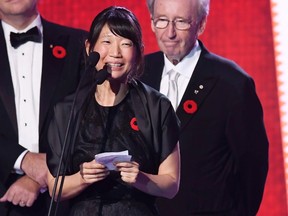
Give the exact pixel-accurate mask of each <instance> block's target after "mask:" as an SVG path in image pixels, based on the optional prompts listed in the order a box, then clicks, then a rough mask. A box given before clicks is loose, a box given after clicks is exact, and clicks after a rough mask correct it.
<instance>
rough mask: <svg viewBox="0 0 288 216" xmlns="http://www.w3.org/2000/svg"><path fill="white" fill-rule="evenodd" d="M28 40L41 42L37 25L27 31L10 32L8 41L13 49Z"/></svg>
mask: <svg viewBox="0 0 288 216" xmlns="http://www.w3.org/2000/svg"><path fill="white" fill-rule="evenodd" d="M28 41H34V42H41V33H40V32H39V30H38V28H37V26H35V27H33V28H31V29H30V30H28V31H27V32H23V33H14V32H11V33H10V42H11V45H12V46H13V47H14V48H15V49H16V48H18V47H19V46H20V45H22V44H24V43H26V42H28Z"/></svg>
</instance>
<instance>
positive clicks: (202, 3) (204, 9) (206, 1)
mask: <svg viewBox="0 0 288 216" xmlns="http://www.w3.org/2000/svg"><path fill="white" fill-rule="evenodd" d="M197 1H198V8H197V17H196V19H197V22H200V21H201V20H202V19H203V18H205V17H207V16H208V14H209V7H210V0H197ZM154 3H155V0H146V4H147V7H148V10H149V12H150V15H151V16H152V17H153V15H154ZM191 9H193V8H191Z"/></svg>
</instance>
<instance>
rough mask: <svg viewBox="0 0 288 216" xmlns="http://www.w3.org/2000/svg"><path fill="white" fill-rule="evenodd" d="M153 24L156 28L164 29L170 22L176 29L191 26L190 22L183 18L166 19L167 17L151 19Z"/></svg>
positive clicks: (185, 28)
mask: <svg viewBox="0 0 288 216" xmlns="http://www.w3.org/2000/svg"><path fill="white" fill-rule="evenodd" d="M152 20H153V23H154V26H155V27H156V28H158V29H165V28H167V26H168V24H169V23H170V22H172V24H173V26H175V28H176V29H178V30H187V29H189V28H190V27H191V22H192V21H188V20H183V19H176V20H168V19H163V18H159V19H152Z"/></svg>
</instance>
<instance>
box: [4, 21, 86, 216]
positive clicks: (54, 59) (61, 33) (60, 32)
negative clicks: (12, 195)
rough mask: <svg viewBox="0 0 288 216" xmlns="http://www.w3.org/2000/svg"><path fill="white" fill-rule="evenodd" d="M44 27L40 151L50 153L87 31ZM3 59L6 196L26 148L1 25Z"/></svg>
mask: <svg viewBox="0 0 288 216" xmlns="http://www.w3.org/2000/svg"><path fill="white" fill-rule="evenodd" d="M42 24H43V65H42V79H41V91H40V118H39V140H40V141H39V149H40V152H46V149H45V148H46V147H45V146H43V144H42V142H41V140H42V139H43V136H44V135H45V133H46V130H47V126H48V125H47V123H48V122H49V120H50V118H51V114H52V113H51V111H52V109H51V108H52V107H53V106H54V104H55V103H56V102H57V101H59V100H60V99H62V98H63V97H64V96H66V95H67V94H70V93H72V92H73V91H74V90H75V89H76V87H77V84H78V80H79V78H80V67H81V64H82V63H84V62H83V51H84V49H83V48H84V41H85V38H86V32H85V31H83V30H76V29H72V28H68V27H64V26H60V25H57V24H53V23H51V22H48V21H46V20H44V19H42ZM65 52H66V55H65ZM62 54H63V55H62ZM0 59H1V60H0V119H1V123H0V147H1V151H0V167H1V168H0V196H1V197H2V196H3V195H4V193H5V192H6V190H7V188H8V187H9V185H10V184H11V183H12V182H11V181H10V180H11V170H13V165H14V163H15V161H16V159H17V157H18V156H19V155H20V154H21V153H22V152H23V151H24V150H25V149H24V148H23V147H22V146H20V145H19V144H18V129H17V119H16V118H17V117H16V108H15V102H14V91H13V83H12V78H11V73H10V65H9V61H8V56H7V49H6V43H5V38H4V33H3V29H2V25H1V22H0ZM39 200H41V199H40V198H39ZM36 206H37V203H35V204H34V205H33V207H36ZM7 208H8V205H7V204H3V203H0V214H1V215H6V212H7ZM22 209H23V208H22ZM40 209H41V210H44V209H45V206H43V205H42V206H41V205H40ZM34 213H35V215H41V213H39V212H35V211H34ZM30 214H31V215H34V214H32V213H30ZM30 214H29V215H30ZM20 215H24V214H20ZM27 215H28V214H27Z"/></svg>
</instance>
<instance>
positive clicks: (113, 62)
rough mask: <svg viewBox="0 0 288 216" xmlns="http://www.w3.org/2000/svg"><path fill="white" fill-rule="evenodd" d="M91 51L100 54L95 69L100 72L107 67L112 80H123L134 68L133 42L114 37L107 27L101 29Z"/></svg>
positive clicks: (134, 53)
mask: <svg viewBox="0 0 288 216" xmlns="http://www.w3.org/2000/svg"><path fill="white" fill-rule="evenodd" d="M93 51H96V52H98V53H99V54H100V60H99V62H98V63H97V65H96V69H97V70H100V69H102V68H103V67H104V65H106V64H107V65H109V66H110V68H111V78H112V79H120V78H121V79H123V78H124V77H126V76H127V74H128V73H129V72H130V71H131V70H133V69H134V68H135V59H136V49H135V47H134V45H133V42H132V41H131V40H129V39H127V38H123V37H121V36H118V35H117V36H116V35H114V34H113V33H112V32H111V31H110V29H109V27H108V25H104V27H103V28H102V30H101V33H100V35H99V38H98V40H97V42H96V44H95V46H94V49H93Z"/></svg>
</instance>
